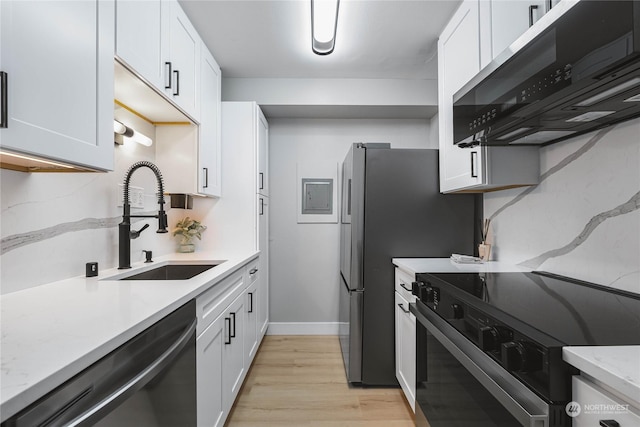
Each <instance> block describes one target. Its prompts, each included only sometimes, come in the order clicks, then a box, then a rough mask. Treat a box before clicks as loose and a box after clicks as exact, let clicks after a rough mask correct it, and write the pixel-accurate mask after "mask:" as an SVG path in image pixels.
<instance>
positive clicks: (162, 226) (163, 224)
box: [156, 208, 169, 233]
mask: <svg viewBox="0 0 640 427" xmlns="http://www.w3.org/2000/svg"><path fill="white" fill-rule="evenodd" d="M167 223H168V220H167V213H166V212H165V211H164V210H163V209H162V208H161V209H160V211H159V212H158V231H156V233H168V232H169V231H168V230H167Z"/></svg>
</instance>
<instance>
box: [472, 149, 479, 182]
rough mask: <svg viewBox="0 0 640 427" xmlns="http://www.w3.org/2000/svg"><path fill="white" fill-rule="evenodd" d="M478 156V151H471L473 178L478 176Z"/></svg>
mask: <svg viewBox="0 0 640 427" xmlns="http://www.w3.org/2000/svg"><path fill="white" fill-rule="evenodd" d="M477 158H478V153H477V152H476V151H472V152H471V178H477V177H478V172H477V171H476V160H477Z"/></svg>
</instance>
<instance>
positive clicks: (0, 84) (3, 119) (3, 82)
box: [0, 71, 9, 128]
mask: <svg viewBox="0 0 640 427" xmlns="http://www.w3.org/2000/svg"><path fill="white" fill-rule="evenodd" d="M7 89H8V88H7V73H6V72H5V71H0V90H1V91H2V94H1V95H0V97H1V99H0V104H1V105H0V110H1V111H0V128H6V127H7V126H8V125H9V119H8V116H9V114H8V113H9V107H8V104H7Z"/></svg>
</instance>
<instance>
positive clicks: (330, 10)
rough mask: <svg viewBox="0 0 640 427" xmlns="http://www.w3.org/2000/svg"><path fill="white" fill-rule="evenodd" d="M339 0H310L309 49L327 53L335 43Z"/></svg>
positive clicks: (323, 53)
mask: <svg viewBox="0 0 640 427" xmlns="http://www.w3.org/2000/svg"><path fill="white" fill-rule="evenodd" d="M339 7H340V0H311V49H313V52H314V53H316V54H318V55H328V54H330V53H331V52H333V48H334V47H335V45H336V29H337V27H338V9H339Z"/></svg>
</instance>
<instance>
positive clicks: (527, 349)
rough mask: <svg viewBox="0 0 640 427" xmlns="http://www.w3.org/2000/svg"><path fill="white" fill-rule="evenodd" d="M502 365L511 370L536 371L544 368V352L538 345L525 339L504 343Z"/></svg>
mask: <svg viewBox="0 0 640 427" xmlns="http://www.w3.org/2000/svg"><path fill="white" fill-rule="evenodd" d="M501 350H502V351H501V356H502V357H501V359H502V365H503V366H504V367H505V368H506V369H507V370H509V371H514V372H534V371H538V370H540V369H542V354H541V353H540V351H538V349H537V348H536V346H534V345H533V344H530V343H527V342H524V341H509V342H506V343H504V344H502V348H501Z"/></svg>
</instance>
